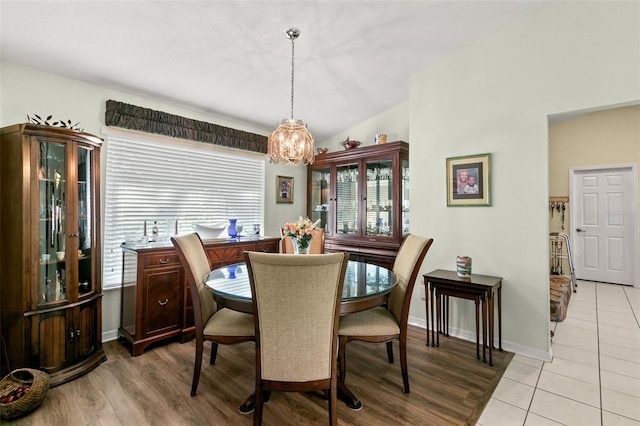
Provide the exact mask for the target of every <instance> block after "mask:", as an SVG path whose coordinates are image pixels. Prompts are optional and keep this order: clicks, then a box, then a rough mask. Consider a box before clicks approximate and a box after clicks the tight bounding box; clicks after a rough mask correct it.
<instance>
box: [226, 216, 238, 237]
mask: <svg viewBox="0 0 640 426" xmlns="http://www.w3.org/2000/svg"><path fill="white" fill-rule="evenodd" d="M237 221H238V219H229V226H228V227H227V232H228V233H229V236H230V237H231V238H236V237H237V236H238V228H236V222H237Z"/></svg>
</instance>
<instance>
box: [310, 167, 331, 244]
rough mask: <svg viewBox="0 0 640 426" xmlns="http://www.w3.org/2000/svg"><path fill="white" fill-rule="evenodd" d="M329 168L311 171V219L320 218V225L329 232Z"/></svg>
mask: <svg viewBox="0 0 640 426" xmlns="http://www.w3.org/2000/svg"><path fill="white" fill-rule="evenodd" d="M330 190H331V187H330V178H329V168H328V167H327V168H326V169H318V170H312V171H311V194H310V206H311V221H313V222H315V221H316V220H318V219H320V227H321V228H322V229H324V231H325V232H329V223H328V220H329V211H330V206H331V204H330V203H329V193H330Z"/></svg>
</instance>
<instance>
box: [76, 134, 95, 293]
mask: <svg viewBox="0 0 640 426" xmlns="http://www.w3.org/2000/svg"><path fill="white" fill-rule="evenodd" d="M92 153H93V151H92V150H90V149H87V148H85V147H78V149H77V159H78V204H77V209H78V212H77V214H78V234H77V237H78V238H77V239H78V257H77V262H78V265H77V269H76V270H77V271H78V293H79V294H80V295H82V294H84V293H89V292H90V291H91V290H92V289H93V280H92V279H91V278H92V277H93V268H92V265H93V262H92V256H91V254H92V249H93V247H92V245H93V238H92V235H93V229H92V225H93V223H94V221H93V215H94V214H95V212H94V211H93V203H92V198H91V194H93V190H92V189H93V186H94V183H93V181H92V176H93V170H92V167H93V162H92Z"/></svg>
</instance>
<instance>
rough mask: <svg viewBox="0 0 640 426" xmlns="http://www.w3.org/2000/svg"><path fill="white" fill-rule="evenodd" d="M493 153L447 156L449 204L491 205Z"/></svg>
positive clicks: (453, 205)
mask: <svg viewBox="0 0 640 426" xmlns="http://www.w3.org/2000/svg"><path fill="white" fill-rule="evenodd" d="M490 162H491V154H477V155H467V156H464V157H451V158H447V206H448V207H456V206H490V205H491V198H490V194H491V183H490V179H489V177H490V166H491V164H490Z"/></svg>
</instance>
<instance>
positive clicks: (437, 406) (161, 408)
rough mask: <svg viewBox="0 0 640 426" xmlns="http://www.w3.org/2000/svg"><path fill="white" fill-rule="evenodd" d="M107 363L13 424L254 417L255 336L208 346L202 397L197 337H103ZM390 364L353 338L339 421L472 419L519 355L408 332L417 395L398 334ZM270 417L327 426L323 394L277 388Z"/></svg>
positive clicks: (381, 352)
mask: <svg viewBox="0 0 640 426" xmlns="http://www.w3.org/2000/svg"><path fill="white" fill-rule="evenodd" d="M104 348H105V352H106V353H107V361H106V362H104V363H103V364H101V365H100V366H98V367H97V368H96V369H95V370H93V371H91V372H90V373H88V374H86V375H85V376H83V377H81V378H79V379H76V380H74V381H72V382H69V383H66V384H64V385H61V386H57V387H55V388H52V389H51V390H50V391H49V394H48V395H47V398H46V399H45V401H44V402H43V403H42V406H41V407H40V408H38V409H37V410H36V411H34V412H33V413H31V414H29V415H28V416H25V417H23V418H21V419H18V420H17V421H15V422H13V423H9V422H2V424H3V425H5V424H7V425H8V424H16V425H29V426H32V425H42V426H51V425H136V426H141V425H250V424H252V419H253V416H252V415H243V414H240V413H239V412H238V407H239V405H240V404H241V403H242V402H243V401H244V399H245V398H246V397H247V396H248V395H249V394H250V393H251V392H252V390H253V386H254V382H253V377H254V368H255V367H254V356H255V355H254V344H253V343H242V344H239V345H234V346H225V345H220V347H219V349H218V359H217V361H216V365H215V366H211V365H209V363H208V351H209V345H208V344H205V354H206V356H205V360H204V361H203V366H202V375H201V377H200V385H199V387H198V395H197V396H196V397H193V398H192V397H190V396H189V392H190V389H191V378H192V374H193V358H194V353H195V348H194V342H193V341H191V342H188V343H184V344H180V343H169V344H166V345H163V346H158V347H155V348H151V349H149V350H147V351H146V352H145V353H144V354H143V355H142V356H139V357H135V358H133V357H131V356H130V355H129V352H128V351H127V350H126V349H125V347H124V346H122V345H121V344H120V343H118V342H115V341H113V342H108V343H106V344H105V345H104ZM394 355H395V357H396V362H395V363H394V364H389V363H388V362H387V359H386V348H385V346H384V344H379V345H373V344H366V343H362V342H351V343H349V346H348V347H347V381H346V383H347V385H348V386H349V388H350V389H351V390H352V391H353V392H354V393H355V394H356V395H357V396H358V397H359V398H360V400H361V401H362V403H363V408H362V409H361V410H360V411H353V410H350V409H349V408H348V407H347V406H346V405H345V404H344V403H342V402H338V421H339V423H340V424H345V425H346V424H353V425H404V424H409V425H449V424H455V425H465V424H466V425H475V424H476V422H477V420H478V418H479V416H480V415H481V414H482V410H483V409H484V407H485V405H486V403H487V401H488V400H489V398H490V397H491V394H492V393H493V390H494V389H495V387H496V386H497V383H498V381H499V380H500V378H501V377H502V374H503V372H504V370H505V369H506V367H507V366H508V364H509V362H510V361H511V359H512V358H513V354H512V353H509V352H500V351H497V350H496V351H494V354H493V356H494V364H495V366H494V367H490V366H489V365H488V364H487V363H483V362H481V361H478V360H476V359H475V344H474V343H471V342H467V341H463V340H459V339H455V338H446V337H442V336H441V338H440V347H439V348H433V347H426V346H425V331H424V330H422V329H418V328H412V329H411V330H410V333H409V339H408V363H409V379H410V385H411V393H410V394H404V393H402V377H401V374H400V366H399V358H398V347H397V342H396V344H395V345H394ZM263 420H264V422H263V424H264V425H278V426H280V425H316V424H318V425H323V424H328V414H327V403H326V401H325V400H324V399H323V396H322V394H321V393H311V394H297V393H275V394H274V395H273V396H272V398H271V401H270V402H269V403H268V404H266V405H265V411H264V419H263Z"/></svg>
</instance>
